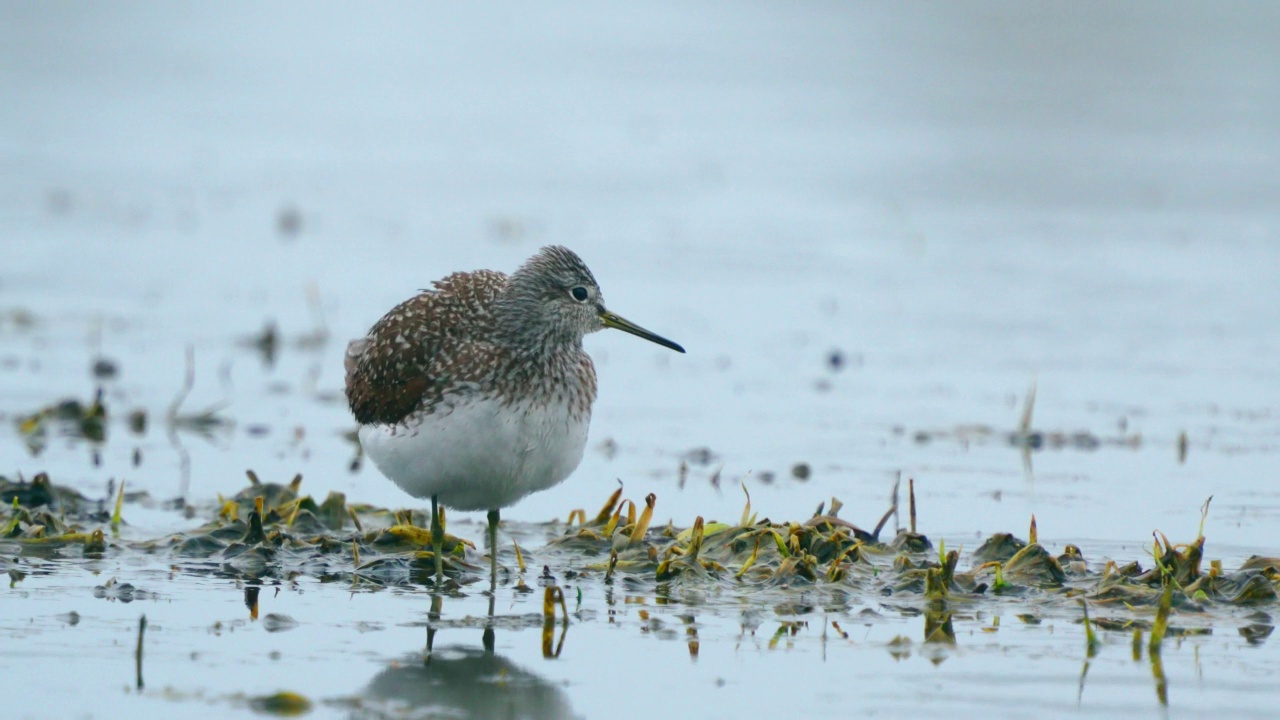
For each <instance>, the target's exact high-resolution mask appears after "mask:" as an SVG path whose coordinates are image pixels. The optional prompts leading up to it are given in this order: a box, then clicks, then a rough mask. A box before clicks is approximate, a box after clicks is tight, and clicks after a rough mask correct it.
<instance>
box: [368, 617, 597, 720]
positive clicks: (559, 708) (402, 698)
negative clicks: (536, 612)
mask: <svg viewBox="0 0 1280 720" xmlns="http://www.w3.org/2000/svg"><path fill="white" fill-rule="evenodd" d="M435 600H438V598H436V599H435ZM439 611H440V604H439V603H438V602H435V601H433V603H432V615H435V616H437V617H438V613H439ZM490 619H491V620H492V615H491V616H490ZM542 635H543V646H544V654H545V653H546V646H547V645H548V642H549V641H548V639H547V638H548V637H549V636H550V632H549V630H548V629H547V628H544V631H543V633H542ZM435 637H436V628H435V627H434V624H433V625H432V626H429V627H428V628H427V648H426V652H425V653H423V654H419V653H415V654H413V655H410V656H407V657H405V658H403V659H401V661H400V663H399V664H398V665H396V666H394V667H389V668H387V669H385V670H383V671H382V672H380V673H378V674H377V675H376V676H374V678H373V680H372V681H370V683H369V685H368V687H366V688H365V691H364V693H363V697H364V699H365V700H366V701H376V702H378V703H386V705H387V706H388V707H387V708H386V709H387V710H394V714H395V715H396V716H403V715H405V714H407V715H408V716H410V717H416V716H419V715H423V716H429V717H436V716H443V717H459V718H497V717H501V718H526V719H528V720H534V719H536V718H572V717H577V716H576V715H574V714H573V710H572V708H571V707H570V706H569V699H568V697H567V695H566V694H565V692H564V690H563V689H561V688H560V687H558V686H556V685H553V684H552V683H551V682H549V681H548V680H547V679H546V678H544V677H542V676H541V675H539V674H537V673H535V672H532V671H530V670H528V669H527V668H524V667H522V666H520V665H518V664H516V663H515V662H512V661H511V660H508V659H507V658H505V657H503V656H502V655H500V654H498V653H497V652H496V651H495V650H494V647H495V645H496V633H495V631H494V628H493V626H492V623H490V624H489V625H488V626H486V627H485V628H484V630H483V632H482V633H481V644H480V647H476V646H474V645H465V644H455V645H446V646H444V647H434V643H435ZM563 642H564V634H563V631H562V633H561V636H560V643H563ZM556 654H558V652H557V653H556ZM365 709H366V710H367V709H368V708H367V707H366V708H365Z"/></svg>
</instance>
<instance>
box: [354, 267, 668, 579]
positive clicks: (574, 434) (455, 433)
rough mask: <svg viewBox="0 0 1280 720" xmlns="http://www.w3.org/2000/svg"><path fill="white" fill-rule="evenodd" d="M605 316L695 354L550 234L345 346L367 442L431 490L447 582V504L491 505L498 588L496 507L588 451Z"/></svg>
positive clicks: (427, 295)
mask: <svg viewBox="0 0 1280 720" xmlns="http://www.w3.org/2000/svg"><path fill="white" fill-rule="evenodd" d="M604 328H616V329H618V330H622V331H624V332H628V333H631V334H632V335H636V336H638V337H642V338H644V339H645V340H649V341H651V342H655V343H657V344H659V345H662V346H664V347H668V348H671V349H672V350H675V351H677V352H684V348H682V347H680V346H679V345H677V344H676V343H674V342H672V341H670V340H668V339H666V338H664V337H662V336H660V335H656V334H654V333H652V332H649V331H648V330H645V329H644V328H642V327H640V326H639V325H636V324H634V323H632V322H630V321H628V320H625V319H623V318H622V317H620V316H618V315H615V314H614V313H612V312H610V311H608V310H606V309H605V306H604V299H603V297H602V296H601V293H600V286H599V285H597V284H596V280H595V277H594V276H592V274H591V271H590V270H589V269H587V266H586V263H584V262H583V261H582V259H581V258H579V257H578V256H577V255H575V254H574V253H573V252H572V251H571V250H568V249H567V248H564V247H559V246H551V247H544V248H542V249H541V250H539V251H538V253H537V254H536V255H534V256H533V257H531V258H529V259H528V260H527V261H526V262H525V263H524V264H523V265H521V266H520V268H519V269H518V270H516V271H515V272H514V273H512V274H510V275H507V274H505V273H501V272H495V271H493V270H476V271H474V272H456V273H453V274H452V275H449V276H448V277H445V278H443V279H441V280H437V281H435V282H434V283H433V284H432V287H431V289H429V290H424V291H422V292H421V293H419V294H418V295H415V296H414V297H412V298H410V299H408V300H406V301H405V302H402V303H400V304H399V305H397V306H396V307H394V308H392V310H391V311H390V312H388V313H387V314H386V315H385V316H383V318H382V319H381V320H379V321H378V322H377V323H375V324H374V325H373V327H372V328H371V329H370V330H369V333H368V335H366V336H365V337H363V338H360V339H358V340H353V341H352V342H351V343H350V344H349V345H348V346H347V352H346V358H345V361H344V365H345V367H346V391H347V401H348V403H349V404H350V406H351V412H352V414H353V415H355V418H356V421H357V422H358V423H360V430H359V433H358V435H359V438H360V444H361V445H362V446H363V448H364V452H365V454H366V455H368V456H369V458H370V459H372V460H373V463H374V465H376V466H377V467H378V469H379V470H380V471H381V472H382V473H383V474H384V475H386V476H387V477H388V478H390V479H391V480H392V481H393V482H394V483H395V484H396V485H399V486H400V488H401V489H403V490H404V491H405V492H408V493H409V494H410V495H413V496H415V497H420V498H426V497H430V498H431V541H432V549H433V551H434V553H433V554H434V556H435V571H436V586H437V587H440V586H441V584H442V582H443V579H444V573H443V568H442V564H441V553H442V552H443V541H444V531H443V527H442V526H443V523H442V522H441V518H440V506H441V505H444V506H445V507H449V508H453V509H456V510H487V511H488V535H489V554H490V582H491V585H492V586H493V588H494V589H496V588H497V577H498V552H497V548H498V521H499V514H498V511H499V510H500V509H501V508H504V507H508V506H510V505H513V504H515V503H516V502H517V501H518V500H520V499H521V498H523V497H524V496H526V495H528V494H530V493H533V492H537V491H539V490H546V489H547V488H550V487H552V486H554V485H556V484H557V483H559V482H561V481H562V480H564V479H565V478H567V477H568V476H569V474H570V473H572V472H573V471H574V469H575V468H577V467H578V463H580V462H581V461H582V453H583V449H584V448H585V447H586V443H587V427H588V425H589V424H590V421H591V405H592V403H593V402H594V401H595V397H596V372H595V366H594V365H593V364H592V363H591V358H590V356H588V355H587V353H586V351H584V350H583V348H582V339H583V337H584V336H586V335H587V334H588V333H592V332H595V331H597V330H602V329H604Z"/></svg>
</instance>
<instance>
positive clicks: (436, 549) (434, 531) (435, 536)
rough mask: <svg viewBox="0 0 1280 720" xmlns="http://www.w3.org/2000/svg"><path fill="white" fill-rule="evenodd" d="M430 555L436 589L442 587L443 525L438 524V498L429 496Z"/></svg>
mask: <svg viewBox="0 0 1280 720" xmlns="http://www.w3.org/2000/svg"><path fill="white" fill-rule="evenodd" d="M431 554H432V555H433V556H434V557H435V561H436V589H437V590H439V589H440V588H442V587H444V558H443V557H442V556H443V555H444V524H443V523H441V522H440V498H438V497H437V496H435V495H432V496H431Z"/></svg>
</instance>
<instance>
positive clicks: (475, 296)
mask: <svg viewBox="0 0 1280 720" xmlns="http://www.w3.org/2000/svg"><path fill="white" fill-rule="evenodd" d="M506 280H507V276H506V275H505V274H503V273H500V272H493V271H491V270H479V271H476V272H468V273H454V274H452V275H450V276H448V277H446V278H444V279H443V280H438V281H436V282H435V283H433V284H432V289H431V290H425V291H423V292H422V293H419V294H418V295H416V296H414V297H412V298H410V299H408V300H406V301H405V302H402V303H400V304H399V305H397V306H396V307H395V308H393V309H392V310H391V311H390V312H388V313H387V314H386V315H384V316H383V317H382V319H381V320H379V321H378V322H377V323H375V324H374V326H373V327H372V328H371V329H370V330H369V334H368V336H366V337H364V338H360V339H358V340H353V341H352V342H351V343H350V344H349V345H348V346H347V353H346V357H345V358H344V362H343V364H344V366H345V368H346V390H347V402H348V403H349V404H350V406H351V413H352V414H353V415H355V418H356V421H357V422H359V423H360V424H362V425H370V424H387V425H394V424H398V423H401V422H403V421H404V420H406V419H407V418H408V417H409V416H410V415H412V414H413V413H415V412H417V411H419V410H429V409H430V407H431V406H432V405H434V404H435V403H436V402H438V401H439V400H440V399H442V398H443V397H444V396H445V394H446V393H448V392H449V391H450V390H451V389H456V388H457V387H459V386H460V385H462V384H464V383H469V382H471V381H473V378H471V377H469V375H470V374H471V373H470V372H468V369H469V368H472V367H474V366H473V365H472V362H473V361H474V359H475V355H476V354H477V351H481V350H482V348H479V347H477V343H480V344H483V342H484V341H481V340H478V338H481V337H488V336H489V326H490V324H491V323H492V316H493V312H492V311H493V302H494V300H495V299H496V298H497V296H498V293H499V292H500V291H501V290H502V288H503V286H504V285H505V284H506ZM482 354H483V353H482Z"/></svg>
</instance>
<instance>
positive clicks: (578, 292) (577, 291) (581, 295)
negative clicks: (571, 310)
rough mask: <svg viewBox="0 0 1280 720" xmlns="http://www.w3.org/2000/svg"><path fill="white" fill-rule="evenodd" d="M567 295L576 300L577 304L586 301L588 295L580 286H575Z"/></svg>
mask: <svg viewBox="0 0 1280 720" xmlns="http://www.w3.org/2000/svg"><path fill="white" fill-rule="evenodd" d="M569 294H570V295H572V296H573V299H574V300H577V301H578V302H586V301H587V295H588V293H587V289H586V288H584V287H582V286H581V285H577V286H575V287H574V288H573V289H572V290H570V291H569Z"/></svg>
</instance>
